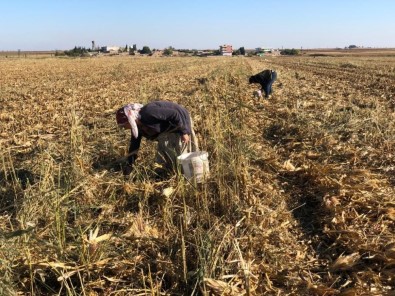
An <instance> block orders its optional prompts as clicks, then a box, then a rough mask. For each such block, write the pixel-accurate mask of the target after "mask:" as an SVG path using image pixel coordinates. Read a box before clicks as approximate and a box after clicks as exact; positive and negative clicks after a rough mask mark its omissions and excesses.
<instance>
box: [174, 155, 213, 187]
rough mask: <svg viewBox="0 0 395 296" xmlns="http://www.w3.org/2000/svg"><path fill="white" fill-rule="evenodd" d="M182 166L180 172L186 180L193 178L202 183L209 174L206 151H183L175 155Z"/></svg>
mask: <svg viewBox="0 0 395 296" xmlns="http://www.w3.org/2000/svg"><path fill="white" fill-rule="evenodd" d="M177 161H178V163H179V164H180V165H181V167H182V173H183V175H184V177H185V178H187V179H188V180H190V179H195V180H196V183H202V182H203V181H204V180H205V178H207V177H208V176H209V172H210V168H209V162H208V153H207V152H206V151H197V152H190V153H185V154H182V155H180V156H178V157H177Z"/></svg>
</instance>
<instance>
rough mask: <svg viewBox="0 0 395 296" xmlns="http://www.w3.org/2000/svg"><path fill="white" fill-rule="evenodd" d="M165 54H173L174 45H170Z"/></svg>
mask: <svg viewBox="0 0 395 296" xmlns="http://www.w3.org/2000/svg"><path fill="white" fill-rule="evenodd" d="M163 54H164V55H165V56H171V55H172V54H173V47H171V46H169V47H168V48H165V50H164V51H163Z"/></svg>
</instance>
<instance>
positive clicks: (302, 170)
mask: <svg viewBox="0 0 395 296" xmlns="http://www.w3.org/2000/svg"><path fill="white" fill-rule="evenodd" d="M0 66H1V67H0V75H1V76H0V77H1V78H0V82H1V83H0V85H1V86H0V103H1V105H2V109H1V113H0V119H1V122H2V125H1V126H2V128H1V132H0V147H1V155H0V156H1V158H0V159H1V171H0V183H1V192H0V229H1V230H0V275H1V278H2V279H3V281H2V282H1V283H0V292H1V294H5V295H6V294H12V293H15V292H19V293H22V294H30V295H50V294H69V295H83V294H86V295H162V294H168V295H210V294H213V295H232V294H233V295H243V294H244V295H262V294H267V295H287V294H290V295H291V294H292V295H295V294H296V295H307V294H311V295H360V294H364V293H365V294H369V295H374V294H377V295H382V294H385V293H391V291H393V289H394V284H393V277H394V276H395V274H394V266H395V255H394V254H395V247H394V245H395V238H394V236H393V232H394V221H395V200H394V190H393V187H394V184H395V177H394V170H395V164H394V155H393V153H394V142H395V137H394V136H395V135H394V133H395V127H394V125H395V120H394V107H395V101H394V100H395V98H394V85H395V83H394V82H395V81H394V80H395V77H394V76H395V72H394V69H395V61H394V58H390V57H369V58H368V57H347V58H344V57H319V58H311V57H301V58H287V57H286V58H283V57H279V58H273V59H253V58H250V59H247V58H130V57H111V58H96V59H95V58H94V59H55V58H49V59H13V60H1V61H0ZM265 68H273V69H276V70H277V71H278V73H279V78H278V81H276V82H275V84H274V94H273V96H272V98H271V99H270V100H269V101H257V100H256V99H255V98H253V96H252V93H253V90H254V89H255V88H256V86H251V85H248V84H247V82H248V76H249V75H252V74H255V73H256V72H258V71H260V70H263V69H265ZM154 99H162V100H170V101H174V102H177V103H180V104H182V105H184V106H185V107H187V109H189V110H190V112H191V114H192V117H193V119H194V123H195V127H196V132H197V135H198V137H199V140H200V143H201V146H202V147H201V148H202V149H204V150H206V151H208V152H209V156H210V165H211V167H210V172H211V177H210V179H209V180H208V182H207V183H205V184H201V185H199V186H194V185H193V184H189V183H188V182H186V181H185V180H184V179H183V178H181V177H179V176H174V177H172V178H170V179H169V180H166V181H161V182H157V181H155V180H153V179H151V178H150V175H151V170H152V159H153V156H152V155H153V152H154V145H153V143H150V142H146V143H143V147H142V149H141V151H140V157H139V159H138V165H137V167H136V170H135V172H134V173H133V174H132V175H131V176H130V177H129V178H124V177H123V176H122V175H121V174H120V171H119V164H118V163H116V162H115V160H116V159H117V158H119V157H120V156H122V155H125V153H126V150H127V144H128V143H127V142H128V139H129V135H128V134H127V133H125V132H123V131H120V130H118V129H117V128H116V126H115V121H114V111H115V110H116V109H117V108H118V107H119V106H121V105H124V104H125V103H127V102H131V101H138V102H142V103H146V102H148V101H151V100H154Z"/></svg>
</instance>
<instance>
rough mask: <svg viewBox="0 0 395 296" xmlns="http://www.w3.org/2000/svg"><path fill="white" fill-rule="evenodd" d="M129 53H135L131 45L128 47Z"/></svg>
mask: <svg viewBox="0 0 395 296" xmlns="http://www.w3.org/2000/svg"><path fill="white" fill-rule="evenodd" d="M129 54H130V55H135V54H136V52H135V50H134V49H133V47H129Z"/></svg>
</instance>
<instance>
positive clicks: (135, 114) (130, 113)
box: [123, 103, 143, 139]
mask: <svg viewBox="0 0 395 296" xmlns="http://www.w3.org/2000/svg"><path fill="white" fill-rule="evenodd" d="M141 108H143V105H142V104H139V103H133V104H128V105H126V106H125V107H123V111H124V112H125V115H126V117H127V118H128V121H129V124H130V126H131V127H132V134H133V136H134V137H135V138H136V139H137V138H138V136H139V129H138V128H137V123H136V119H140V110H141Z"/></svg>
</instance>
